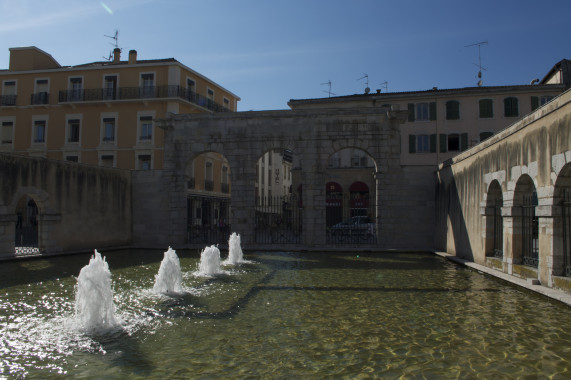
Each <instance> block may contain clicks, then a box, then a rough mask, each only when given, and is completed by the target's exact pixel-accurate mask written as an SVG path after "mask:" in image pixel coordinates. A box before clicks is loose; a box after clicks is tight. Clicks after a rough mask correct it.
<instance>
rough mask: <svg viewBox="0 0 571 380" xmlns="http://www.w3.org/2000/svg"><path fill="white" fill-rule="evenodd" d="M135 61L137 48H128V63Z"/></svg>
mask: <svg viewBox="0 0 571 380" xmlns="http://www.w3.org/2000/svg"><path fill="white" fill-rule="evenodd" d="M135 63H137V50H129V65H134V64H135Z"/></svg>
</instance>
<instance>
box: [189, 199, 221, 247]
mask: <svg viewBox="0 0 571 380" xmlns="http://www.w3.org/2000/svg"><path fill="white" fill-rule="evenodd" d="M186 202H187V203H186V204H187V226H188V227H187V240H188V242H189V243H195V244H205V245H213V244H227V243H228V239H229V238H230V225H229V224H228V216H229V215H230V199H229V198H216V197H203V196H189V197H188V198H187V200H186Z"/></svg>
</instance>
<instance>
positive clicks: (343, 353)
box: [0, 247, 571, 379]
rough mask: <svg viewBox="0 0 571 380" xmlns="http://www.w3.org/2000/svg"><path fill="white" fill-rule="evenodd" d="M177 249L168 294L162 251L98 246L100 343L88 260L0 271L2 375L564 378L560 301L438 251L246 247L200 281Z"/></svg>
mask: <svg viewBox="0 0 571 380" xmlns="http://www.w3.org/2000/svg"><path fill="white" fill-rule="evenodd" d="M165 249H166V247H165ZM177 254H178V256H179V258H180V267H181V270H182V277H183V280H182V287H183V291H182V292H181V293H177V294H174V295H170V296H166V295H161V294H157V293H156V292H153V285H154V283H155V276H156V275H157V273H158V271H159V266H160V264H161V260H162V259H163V251H160V250H157V251H152V250H144V251H135V250H124V251H115V252H102V255H103V256H105V257H106V260H107V262H108V264H109V269H110V271H111V279H112V284H113V295H114V304H115V307H116V311H115V312H116V317H117V318H118V320H119V321H120V325H121V327H120V328H119V329H116V330H113V331H110V332H108V333H104V334H100V335H90V334H88V333H85V332H83V331H81V329H79V328H78V327H77V323H76V318H75V314H74V313H75V311H74V297H75V287H76V284H77V276H78V274H79V272H80V270H81V268H82V267H84V266H85V265H86V264H87V263H88V262H89V259H90V256H91V255H76V256H67V257H57V258H51V259H48V260H43V259H42V260H29V261H17V262H4V263H0V326H1V332H0V378H1V377H7V378H20V377H25V378H46V377H54V378H57V377H58V376H61V377H64V376H66V377H84V378H143V377H144V378H157V379H166V378H241V377H252V378H315V377H319V378H324V377H329V378H336V379H337V378H375V377H383V378H400V377H401V376H402V377H403V378H423V377H426V378H481V379H489V378H518V377H527V376H530V377H532V378H536V377H538V376H540V377H544V376H545V377H551V378H562V379H563V378H570V377H571V310H570V308H569V307H568V306H566V305H563V304H560V303H557V302H555V301H551V300H549V299H546V298H543V297H540V296H538V295H536V294H534V293H531V292H528V291H526V290H523V289H519V288H514V287H512V286H510V285H506V284H505V283H503V282H500V281H498V280H496V279H494V278H490V277H487V276H485V275H483V274H480V273H478V272H476V271H472V270H469V269H466V268H464V267H460V266H457V265H456V264H453V263H450V262H448V261H446V260H445V259H443V258H441V257H438V256H434V255H431V254H418V253H349V252H348V253H307V252H304V253H290V252H269V253H268V252H257V253H255V254H245V255H244V259H245V260H247V261H246V262H242V263H240V264H238V265H222V267H221V269H222V270H221V272H220V273H218V274H216V275H212V276H205V275H203V274H201V273H200V272H199V271H198V264H199V260H200V252H195V251H177ZM227 256H228V252H227V251H224V250H222V251H221V257H222V259H226V257H227Z"/></svg>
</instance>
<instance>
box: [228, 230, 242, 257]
mask: <svg viewBox="0 0 571 380" xmlns="http://www.w3.org/2000/svg"><path fill="white" fill-rule="evenodd" d="M242 262H244V254H243V252H242V248H241V246H240V235H238V234H237V233H236V232H233V233H232V235H230V239H228V260H226V264H232V265H235V264H239V263H242Z"/></svg>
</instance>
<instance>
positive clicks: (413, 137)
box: [408, 135, 416, 153]
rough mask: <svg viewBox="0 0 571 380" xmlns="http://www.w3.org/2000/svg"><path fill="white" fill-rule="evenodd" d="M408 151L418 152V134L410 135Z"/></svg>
mask: <svg viewBox="0 0 571 380" xmlns="http://www.w3.org/2000/svg"><path fill="white" fill-rule="evenodd" d="M408 152H409V153H416V135H408Z"/></svg>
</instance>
